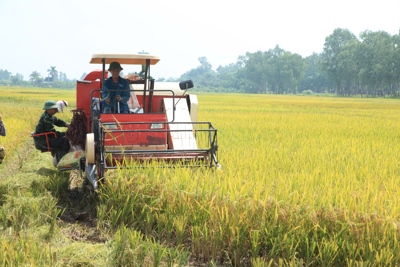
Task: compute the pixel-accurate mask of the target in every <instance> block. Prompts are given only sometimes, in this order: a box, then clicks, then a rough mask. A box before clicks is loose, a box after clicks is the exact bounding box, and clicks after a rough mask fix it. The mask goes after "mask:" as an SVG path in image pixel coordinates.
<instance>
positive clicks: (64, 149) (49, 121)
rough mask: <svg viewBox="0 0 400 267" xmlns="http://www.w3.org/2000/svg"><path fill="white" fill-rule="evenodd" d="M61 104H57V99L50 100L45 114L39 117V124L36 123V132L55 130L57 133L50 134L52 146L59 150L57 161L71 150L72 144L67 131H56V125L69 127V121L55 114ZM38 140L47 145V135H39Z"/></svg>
mask: <svg viewBox="0 0 400 267" xmlns="http://www.w3.org/2000/svg"><path fill="white" fill-rule="evenodd" d="M58 108H59V106H58V105H57V103H56V101H54V100H48V101H46V103H45V104H44V107H43V110H44V112H43V114H42V116H41V117H40V119H39V122H38V124H37V125H36V131H35V134H40V133H47V132H53V133H56V136H57V137H55V136H54V135H49V144H50V147H52V148H56V149H57V150H58V151H57V152H58V153H57V162H58V161H60V159H61V158H62V157H63V156H64V155H65V154H67V153H68V152H69V149H70V144H69V140H68V139H67V138H66V137H65V132H59V131H56V130H55V128H54V126H58V127H68V126H69V123H66V122H65V121H63V120H60V119H58V118H57V117H56V116H54V114H56V113H57V112H58ZM37 138H38V142H40V143H41V144H42V145H43V146H45V147H47V144H46V137H45V136H38V137H37Z"/></svg>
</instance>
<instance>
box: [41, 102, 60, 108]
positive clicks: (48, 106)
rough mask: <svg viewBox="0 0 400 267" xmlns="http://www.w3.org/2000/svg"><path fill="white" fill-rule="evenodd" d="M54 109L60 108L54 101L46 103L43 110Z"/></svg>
mask: <svg viewBox="0 0 400 267" xmlns="http://www.w3.org/2000/svg"><path fill="white" fill-rule="evenodd" d="M52 108H56V109H58V108H59V106H58V105H57V103H56V101H54V100H47V101H46V103H44V107H43V110H48V109H52Z"/></svg>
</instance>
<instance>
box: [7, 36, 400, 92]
mask: <svg viewBox="0 0 400 267" xmlns="http://www.w3.org/2000/svg"><path fill="white" fill-rule="evenodd" d="M199 63H200V66H198V67H196V68H194V69H191V70H189V71H187V72H186V73H184V74H182V75H181V76H180V77H179V78H178V79H177V78H169V79H165V78H159V79H157V80H156V81H181V80H186V79H191V80H193V81H194V83H195V88H196V89H197V90H200V91H211V92H235V93H256V94H265V93H272V94H298V93H302V94H313V93H328V94H336V95H338V96H352V95H361V96H367V97H376V96H392V97H397V96H399V94H400V90H399V88H400V32H399V34H396V35H390V34H388V33H387V32H385V31H376V32H373V31H369V30H366V31H364V32H361V33H360V35H359V38H357V37H356V36H355V35H354V34H353V33H352V32H350V31H349V30H348V29H342V28H337V29H335V30H334V31H333V33H332V34H330V35H329V36H327V37H326V38H325V43H324V47H323V51H322V52H321V53H313V54H312V55H311V56H308V57H305V58H303V57H302V56H300V55H299V54H296V53H291V52H290V51H285V50H284V49H282V48H280V47H279V46H278V45H277V46H276V47H274V48H273V49H270V50H268V51H257V52H255V53H250V52H247V53H246V54H245V55H241V56H239V57H238V60H237V62H236V63H231V64H229V65H227V66H219V67H218V68H217V69H216V70H213V69H212V65H211V64H210V63H209V62H208V60H207V58H206V57H200V58H199ZM47 71H48V76H47V77H45V78H43V77H41V75H40V74H39V73H38V72H36V71H34V72H32V73H31V75H30V79H29V81H24V80H23V77H22V75H20V74H18V73H17V74H16V75H12V74H11V73H10V72H8V71H7V70H2V69H0V85H18V86H24V85H29V86H37V87H43V86H48V87H50V86H51V87H54V88H74V87H75V83H76V81H75V80H68V79H67V76H66V74H65V73H62V72H60V73H58V71H57V70H56V67H54V66H51V67H50V68H49V69H48V70H47ZM84 76H85V74H84V75H83V77H84Z"/></svg>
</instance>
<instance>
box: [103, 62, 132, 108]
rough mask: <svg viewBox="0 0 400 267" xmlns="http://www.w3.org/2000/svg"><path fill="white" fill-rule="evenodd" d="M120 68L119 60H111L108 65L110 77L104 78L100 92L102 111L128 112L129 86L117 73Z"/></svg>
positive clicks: (119, 71)
mask: <svg viewBox="0 0 400 267" xmlns="http://www.w3.org/2000/svg"><path fill="white" fill-rule="evenodd" d="M121 70H123V68H122V67H121V65H120V64H119V62H111V63H110V66H109V67H108V71H109V72H111V77H109V78H108V79H107V80H105V82H104V90H103V92H102V98H103V100H104V108H103V112H104V113H129V106H128V101H129V98H130V96H131V94H130V91H129V90H130V87H129V82H128V81H127V80H126V79H124V78H122V77H121V76H120V75H119V74H120V73H121Z"/></svg>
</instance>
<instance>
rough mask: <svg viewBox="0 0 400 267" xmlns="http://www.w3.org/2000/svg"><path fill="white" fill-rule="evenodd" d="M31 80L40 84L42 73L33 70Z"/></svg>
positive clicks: (35, 83)
mask: <svg viewBox="0 0 400 267" xmlns="http://www.w3.org/2000/svg"><path fill="white" fill-rule="evenodd" d="M29 77H30V78H29V80H30V81H31V82H32V83H33V84H34V85H37V84H38V81H39V79H40V73H39V72H37V71H34V72H32V73H31V75H29Z"/></svg>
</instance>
